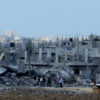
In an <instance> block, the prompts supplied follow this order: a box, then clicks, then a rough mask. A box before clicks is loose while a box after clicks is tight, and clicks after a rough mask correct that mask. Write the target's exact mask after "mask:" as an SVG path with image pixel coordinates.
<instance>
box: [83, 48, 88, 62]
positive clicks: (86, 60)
mask: <svg viewBox="0 0 100 100" xmlns="http://www.w3.org/2000/svg"><path fill="white" fill-rule="evenodd" d="M84 58H85V59H84V61H85V63H88V49H87V48H85V57H84Z"/></svg>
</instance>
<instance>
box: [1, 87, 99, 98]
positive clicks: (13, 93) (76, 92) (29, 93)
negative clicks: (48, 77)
mask: <svg viewBox="0 0 100 100" xmlns="http://www.w3.org/2000/svg"><path fill="white" fill-rule="evenodd" d="M0 100H100V96H99V95H98V94H94V93H93V92H92V88H88V87H85V88H80V87H66V88H49V87H45V88H41V87H13V88H12V87H7V88H5V89H3V90H1V91H0Z"/></svg>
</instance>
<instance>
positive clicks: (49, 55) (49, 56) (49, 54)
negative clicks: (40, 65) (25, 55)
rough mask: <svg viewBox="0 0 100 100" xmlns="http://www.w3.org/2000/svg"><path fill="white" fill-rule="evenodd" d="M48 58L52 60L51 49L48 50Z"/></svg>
mask: <svg viewBox="0 0 100 100" xmlns="http://www.w3.org/2000/svg"><path fill="white" fill-rule="evenodd" d="M47 58H51V53H50V49H48V50H47Z"/></svg>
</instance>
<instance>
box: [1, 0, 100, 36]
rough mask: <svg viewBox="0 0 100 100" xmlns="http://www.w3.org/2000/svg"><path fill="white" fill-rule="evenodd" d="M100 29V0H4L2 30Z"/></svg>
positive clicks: (27, 32)
mask: <svg viewBox="0 0 100 100" xmlns="http://www.w3.org/2000/svg"><path fill="white" fill-rule="evenodd" d="M6 30H14V31H16V34H17V35H22V36H28V35H29V36H36V37H37V36H56V35H57V36H59V35H61V36H62V35H66V34H76V33H78V34H79V33H82V34H83V33H84V34H87V33H91V32H92V33H96V34H99V33H100V0H0V34H4V33H5V31H6Z"/></svg>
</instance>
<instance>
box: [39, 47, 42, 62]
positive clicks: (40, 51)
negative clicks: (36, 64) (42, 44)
mask: <svg viewBox="0 0 100 100" xmlns="http://www.w3.org/2000/svg"><path fill="white" fill-rule="evenodd" d="M39 60H40V61H42V48H40V49H39Z"/></svg>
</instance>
